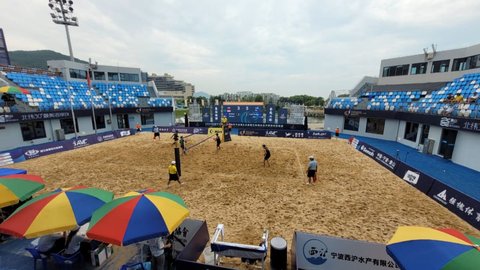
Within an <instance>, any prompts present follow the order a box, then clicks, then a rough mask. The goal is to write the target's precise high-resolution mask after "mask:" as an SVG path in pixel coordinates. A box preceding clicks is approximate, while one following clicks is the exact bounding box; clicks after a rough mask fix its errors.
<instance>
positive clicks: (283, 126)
mask: <svg viewBox="0 0 480 270" xmlns="http://www.w3.org/2000/svg"><path fill="white" fill-rule="evenodd" d="M229 124H230V125H231V126H232V127H233V128H248V129H287V130H307V126H305V125H296V124H287V123H284V124H280V123H279V124H271V123H265V124H263V123H229ZM189 125H190V127H218V126H219V125H220V123H219V122H190V123H189Z"/></svg>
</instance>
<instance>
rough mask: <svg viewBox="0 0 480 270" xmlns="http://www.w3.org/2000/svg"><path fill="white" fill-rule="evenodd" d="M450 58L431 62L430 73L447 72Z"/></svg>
mask: <svg viewBox="0 0 480 270" xmlns="http://www.w3.org/2000/svg"><path fill="white" fill-rule="evenodd" d="M449 65H450V60H442V61H435V62H433V64H432V73H442V72H448V66H449Z"/></svg>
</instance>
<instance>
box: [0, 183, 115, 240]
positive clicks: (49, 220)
mask: <svg viewBox="0 0 480 270" xmlns="http://www.w3.org/2000/svg"><path fill="white" fill-rule="evenodd" d="M112 199H113V193H112V192H109V191H105V190H101V189H97V188H87V187H83V186H77V187H73V188H68V189H59V190H55V191H53V192H50V193H47V194H43V195H40V196H38V197H35V198H33V199H32V200H30V201H28V202H26V203H25V204H24V205H22V206H20V207H19V208H18V209H17V210H16V211H15V212H13V214H12V215H11V216H10V217H9V218H8V219H6V220H5V221H4V222H3V223H2V224H0V232H1V233H5V234H10V235H13V236H16V237H25V238H34V237H39V236H42V235H47V234H50V233H54V232H61V231H68V230H72V229H74V228H75V227H77V226H81V225H83V224H85V223H87V222H88V221H89V220H90V218H91V216H92V213H93V212H94V211H95V210H97V209H98V208H100V207H101V206H102V205H104V204H105V203H106V202H109V201H111V200H112Z"/></svg>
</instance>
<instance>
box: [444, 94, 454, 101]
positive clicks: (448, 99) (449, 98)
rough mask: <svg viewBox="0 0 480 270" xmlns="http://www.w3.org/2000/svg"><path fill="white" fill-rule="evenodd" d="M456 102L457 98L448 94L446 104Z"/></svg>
mask: <svg viewBox="0 0 480 270" xmlns="http://www.w3.org/2000/svg"><path fill="white" fill-rule="evenodd" d="M454 101H455V97H454V96H453V95H452V94H448V96H447V99H446V100H445V103H453V102H454Z"/></svg>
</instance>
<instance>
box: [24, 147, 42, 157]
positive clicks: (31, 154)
mask: <svg viewBox="0 0 480 270" xmlns="http://www.w3.org/2000/svg"><path fill="white" fill-rule="evenodd" d="M39 153H40V151H38V150H37V149H31V150H28V151H27V152H25V155H26V156H27V157H36V156H38V154H39Z"/></svg>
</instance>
